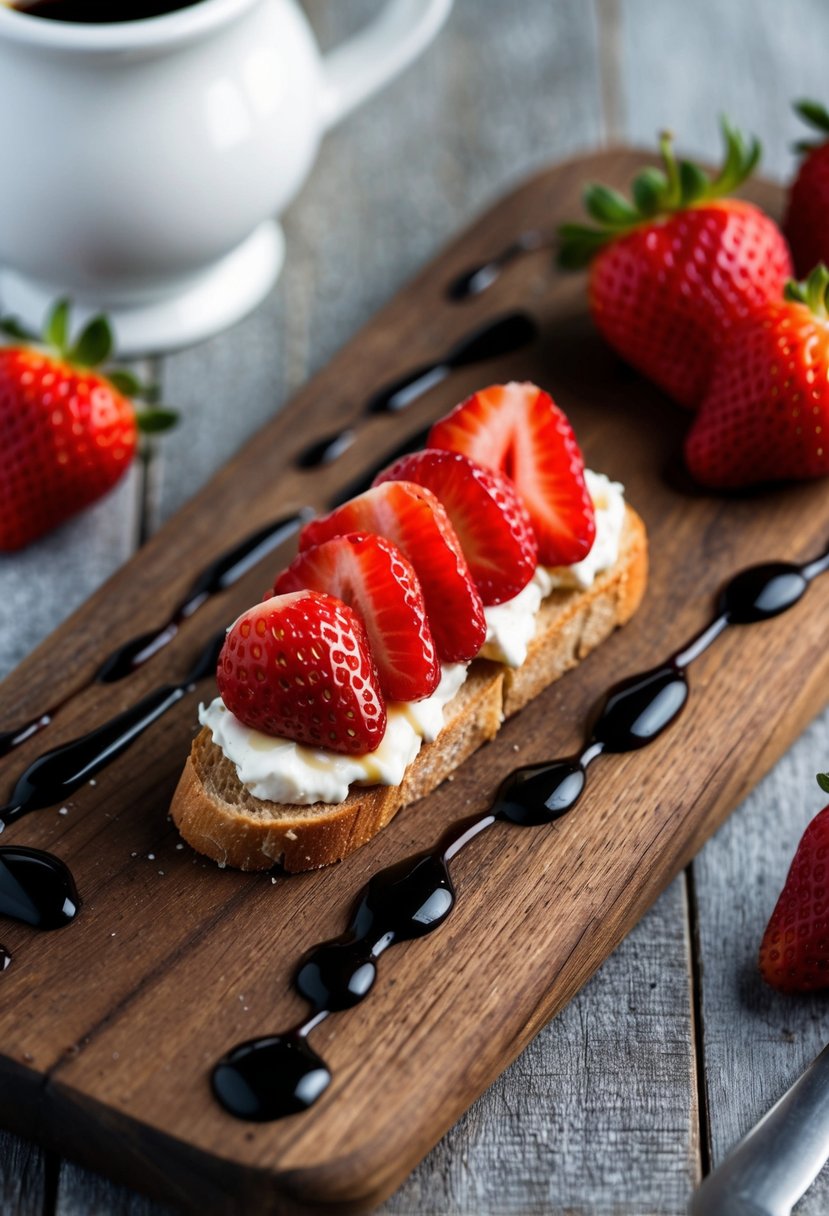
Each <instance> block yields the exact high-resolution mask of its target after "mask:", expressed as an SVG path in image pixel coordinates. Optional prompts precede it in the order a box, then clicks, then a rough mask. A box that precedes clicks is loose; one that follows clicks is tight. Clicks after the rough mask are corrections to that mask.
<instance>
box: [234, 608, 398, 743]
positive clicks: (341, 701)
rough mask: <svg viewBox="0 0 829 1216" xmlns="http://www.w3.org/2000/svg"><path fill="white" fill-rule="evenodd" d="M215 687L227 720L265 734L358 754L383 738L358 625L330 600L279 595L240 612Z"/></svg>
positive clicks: (375, 682) (373, 671)
mask: <svg viewBox="0 0 829 1216" xmlns="http://www.w3.org/2000/svg"><path fill="white" fill-rule="evenodd" d="M216 681H217V683H218V685H219V692H220V693H221V695H222V700H223V701H224V703H225V705H226V706H227V708H228V709H229V710H230V711H231V713H233V714H235V715H236V717H237V718H238V719H239V720H240V721H241V722H244V724H245V726H249V727H251V728H252V729H253V730H259V731H263V732H264V733H265V734H267V735H275V736H279V737H281V738H285V739H293V740H295V742H297V743H303V744H306V745H307V746H309V747H322V748H327V749H328V750H330V751H335V752H348V753H362V752H373V751H374V750H375V748H376V747H378V746H379V744H380V743H381V742H382V739H383V735H384V734H385V732H386V706H385V703H384V701H383V694H382V692H381V691H380V681H379V679H378V675H377V668H376V667H375V665H374V661H373V659H372V656H371V650H370V649H369V644H368V639H367V637H366V634H365V630H364V629H363V625H362V622H361V621H360V618H359V617H358V616H357V614H356V613H355V612H352V610H351V609H350V608H348V607H347V606H346V605H345V604H343V603H341V602H340V601H339V600H336V599H334V597H333V596H331V595H319V594H318V593H317V592H316V591H300V592H299V593H298V594H296V595H279V596H275V597H273V598H272V599H269V600H266V601H265V602H264V603H263V604H255V605H254V607H253V608H249V609H248V611H247V612H243V613H242V615H241V616H240V617H239V619H238V620H237V621H235V622H234V624H233V625H232V626H231V627H230V629H229V631H228V634H227V637H226V639H225V644H224V646H223V647H222V652H221V654H220V655H219V665H218V668H217V670H216Z"/></svg>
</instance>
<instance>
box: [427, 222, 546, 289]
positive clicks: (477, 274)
mask: <svg viewBox="0 0 829 1216" xmlns="http://www.w3.org/2000/svg"><path fill="white" fill-rule="evenodd" d="M555 243H556V237H555V235H554V234H553V233H549V232H541V231H540V230H539V229H537V228H531V229H528V230H527V231H526V232H522V233H521V234H520V235H519V236H518V237H516V239H515V240H514V241H512V242H511V243H510V244H509V245H506V246H505V247H504V248H503V249H502V250H501V252H500V253H496V255H495V256H494V257H492V258H490V259H489V261H488V262H482V263H481V264H480V265H479V266H472V267H471V268H470V269H469V270H465V271H464V272H463V273H462V274H459V275H458V276H457V278H455V279H453V280H452V282H451V283H450V284H449V286H448V287H447V288H446V296H447V298H448V299H450V300H452V301H454V302H455V303H460V302H461V301H463V300H469V299H471V298H472V297H473V296H479V295H482V294H483V293H484V292H485V291H487V290H488V289H489V288H490V287H491V286H492V284H493V283H494V282H495V280H496V279H498V278H500V275H501V271H502V270H505V269H506V267H507V266H509V265H510V263H511V262H514V261H516V260H517V259H518V258H520V257H523V256H524V254H527V253H535V252H536V251H537V250H539V249H551V248H552V247H553V246H554V245H555Z"/></svg>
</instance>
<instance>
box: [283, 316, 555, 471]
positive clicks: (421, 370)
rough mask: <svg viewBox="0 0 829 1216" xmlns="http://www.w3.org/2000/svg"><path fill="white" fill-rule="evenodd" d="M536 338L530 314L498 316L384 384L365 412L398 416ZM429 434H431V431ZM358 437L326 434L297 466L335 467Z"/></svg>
mask: <svg viewBox="0 0 829 1216" xmlns="http://www.w3.org/2000/svg"><path fill="white" fill-rule="evenodd" d="M537 337H538V326H537V325H536V323H535V321H533V319H532V317H531V316H530V315H529V314H528V313H525V312H510V313H506V314H505V315H503V316H501V317H496V318H495V320H493V321H487V323H486V324H485V325H482V326H481V327H480V328H479V329H476V330H473V332H472V333H471V334H468V335H467V336H466V337H465V338H462V339H461V341H460V342H458V343H457V344H456V345H455V346H453V347H452V348H451V350H449V351H447V353H446V354H445V355H443V356H442V357H441V358H439V359H436V360H435V361H434V363H427V364H424V365H423V366H421V367H416V368H415V369H414V370H413V371H409V372H406V373H405V374H404V375H402V376H399V377H397V379H395V380H392V381H391V382H390V383H389V384H386V385H384V386H383V387H382V388H381V389H379V390H378V391H377V392H376V393H373V394H372V396H371V397H369V399H368V401H367V402H366V405H365V408H364V411H363V413H364V414H367V415H369V416H370V415H372V414H388V413H391V414H399V413H400V412H401V411H403V410H405V409H407V408H408V407H409V406H410V405H412V404H413V403H414V402H415V401H417V400H418V399H419V398H420V397H422V396H423V395H424V394H425V393H427V392H428V391H429V390H430V389H432V388H434V387H435V385H437V384H440V383H441V382H442V381H443V380H445V379H446V377H447V376H449V375H450V374H451V373H452V372H453V371H455V370H456V369H457V368H459V367H467V366H469V365H470V364H473V363H480V362H483V360H485V359H495V358H497V357H498V356H499V355H506V354H511V353H512V352H513V351H516V350H521V348H522V347H524V346H528V345H529V343H530V342H533V341H534V340H535V339H536V338H537ZM426 433H427V434H428V431H427V432H426ZM356 438H357V435H356V432H355V431H354V429H353V428H352V427H345V428H344V429H343V430H341V431H336V432H334V433H333V434H330V435H325V436H323V438H322V439H317V440H315V441H314V442H313V443H311V444H309V445H308V447H305V448H303V449H302V451H301V452H300V453H299V455H298V456H297V457H296V462H295V463H296V465H297V467H298V468H300V469H315V468H318V467H319V466H320V465H326V464H332V463H333V461H335V460H336V459H337V458H338V457H339V456H342V454H343V452H346V451H347V450H348V449H349V448H350V447H351V445H352V444H353V443H354V441H355V439H356Z"/></svg>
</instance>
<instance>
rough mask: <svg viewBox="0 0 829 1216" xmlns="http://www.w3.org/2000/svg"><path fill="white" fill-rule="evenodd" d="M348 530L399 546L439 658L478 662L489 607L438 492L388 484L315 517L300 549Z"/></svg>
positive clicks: (367, 491) (303, 535)
mask: <svg viewBox="0 0 829 1216" xmlns="http://www.w3.org/2000/svg"><path fill="white" fill-rule="evenodd" d="M349 532H371V533H374V534H375V535H377V536H384V537H386V539H387V540H390V541H392V542H393V544H395V545H396V546H397V547H398V549H399V550H400V551H401V553H402V554H403V555H404V556H405V557H406V558H407V559H408V561H410V562H411V564H412V566H414V569H415V573H416V574H417V578H418V580H419V582H420V586H421V587H422V588H423V598H424V601H425V604H426V612H427V615H428V619H429V627H430V629H431V631H432V637H433V638H434V640H435V647H436V648H437V653H438V657H439V658H441V659H443V660H444V661H445V662H447V663H465V662H467V661H468V660H470V659H473V658H474V657H475V655H476V654H477V653H478V651H479V650H480V649H481V647H482V646H483V644H484V640H485V638H486V621H485V620H484V608H483V604H482V603H481V597H480V595H479V594H478V591H477V589H476V587H475V583H474V582H473V580H472V575H471V574H470V572H469V567H468V566H467V564H466V559H465V557H464V555H463V550H462V549H461V544H460V541H459V540H458V538H457V536H456V535H455V530H454V528H453V527H452V525H451V523H450V522H449V517H448V515H447V514H446V511H445V510H444V508H443V507H442V506H441V504H440V503H439V502H438V500H437V499H436V498H435V496H434V494H432V492H431V491H430V490H427V489H424V488H423V487H421V486H416V485H414V484H412V483H410V482H405V481H388V482H385V483H384V484H383V485H381V486H375V487H373V488H372V489H371V490H366V492H365V493H364V494H360V495H358V496H357V497H356V498H352V499H350V500H349V501H348V502H346V503H343V505H342V506H341V507H337V509H336V510H335V511H332V512H331V513H330V515H324V516H322V518H320V519H312V520H311V522H310V523H308V524H306V525H305V527H304V528H303V530H302V532H301V533H300V537H299V547H300V550H302V549H307V548H308V547H309V546H311V545H317V544H320V543H321V542H322V541H324V540H329V539H331V537H334V536H342V535H344V534H347V533H349ZM410 699H411V698H410Z"/></svg>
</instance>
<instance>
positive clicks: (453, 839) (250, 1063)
mask: <svg viewBox="0 0 829 1216" xmlns="http://www.w3.org/2000/svg"><path fill="white" fill-rule="evenodd" d="M827 571H829V549H828V550H827V551H826V552H825V553H823V554H821V555H820V557H817V558H815V559H814V560H813V561H810V562H804V563H803V564H802V565H794V564H792V563H788V562H770V563H767V564H764V565H759V566H752V567H750V568H749V569H746V570H743V571H741V572H740V573H738V574H736V575H735V576H734V577H733V578H732V579H731V580H730V582H729V583H727V584H726V586H725V587H724V588H723V590H722V591H721V592H720V595H719V598H718V602H717V610H716V614H715V615H714V617H713V619H712V620H711V621H710V623H709V624H708V625H706V627H705V628H704V629H703V630H701V631H700V632H699V633H698V634H696V636H695V637H693V638H692V639H691V640H690V641H689V642H687V643H686V644H685V645H684V646H683V647H681V649H679V650H678V651H676V652H675V653H674V654H673V655H671V656H670V658H668V659H667V660H666V662H665V663H662V664H660V666H658V667H654V668H652V669H651V670H650V671H646V672H642V673H640V674H638V675H634V676H630V677H628V679H626V680H622V681H621V682H620V683H618V684H616V685H614V686H613V687H612V688H611V689H610V690H609V692H607V693H606V694H605V696H604V698H603V700H602V701H601V702H600V704H599V705H598V707H597V708H596V710H595V712H594V713H593V715H592V717H591V719H590V722H589V724H588V727H587V730H586V733H585V742H584V746H583V747H582V749H581V751H580V752H579V753H578V754H577V755H575V756H567V757H564V758H563V759H559V760H550V761H547V762H545V763H541V764H530V765H524V766H523V767H521V768H518V769H516V770H515V771H514V772H512V773H510V774H509V775H508V776H507V777H506V778H505V779H504V781H503V782H502V783H501V785H500V787H499V789H498V791H497V793H496V795H495V798H494V801H493V803H492V807H491V808H490V810H488V811H486V812H485V813H483V814H482V815H478V816H473V817H472V818H471V819H465V820H462V821H460V822H459V823H456V824H454V825H453V826H452V827H450V828H449V830H448V832H447V833H446V835H445V836H444V837H443V838H442V840H441V841H439V843H438V844H437V845H436V847H435V848H434V849H432V850H429V851H427V852H423V853H418V854H416V855H415V856H414V857H408V858H404V859H403V860H402V861H399V862H397V863H396V864H395V865H393V866H390V867H388V868H387V869H385V870H381V871H379V872H378V873H377V874H375V875H374V876H373V877H372V878H371V879H370V880H369V882H368V884H367V885H366V887H365V888H364V890H363V892H362V894H361V895H360V897H359V899H358V901H357V905H356V908H355V910H354V912H353V914H352V917H351V920H350V922H349V925H348V928H347V929H346V931H345V932H344V933H343V934H341V935H340V936H339V937H336V938H334V939H333V940H331V941H327V942H322V943H320V944H319V945H317V946H315V947H314V948H313V949H312V950H311V951H310V952H309V953H308V954H307V955H306V956H305V957H304V959H302V960H301V961H300V963H299V966H298V968H297V971H296V973H295V976H294V987H295V988H296V990H297V992H299V993H300V995H301V996H303V997H304V998H305V999H306V1000H307V1001H308V1003H309V1005H310V1008H311V1012H310V1015H309V1017H308V1018H307V1019H306V1020H305V1021H304V1022H301V1023H300V1024H299V1025H297V1026H293V1027H291V1028H290V1029H289V1030H286V1031H283V1032H282V1033H280V1034H272V1035H268V1036H266V1037H264V1038H257V1039H251V1040H248V1041H247V1042H245V1043H241V1044H240V1045H239V1046H237V1047H234V1048H233V1049H232V1050H231V1051H230V1052H229V1053H228V1054H227V1055H225V1056H224V1057H223V1058H222V1059H221V1060H219V1062H218V1063H217V1064H216V1065H215V1067H214V1068H213V1071H212V1074H211V1083H212V1088H213V1093H214V1095H215V1097H216V1098H217V1100H218V1101H219V1103H220V1104H221V1105H222V1106H223V1107H224V1109H225V1110H226V1111H228V1113H229V1114H231V1115H235V1116H236V1117H237V1118H240V1119H248V1120H252V1121H255V1122H265V1121H268V1120H271V1119H279V1118H282V1117H284V1116H286V1115H292V1114H297V1113H299V1112H300V1111H303V1110H306V1109H307V1108H308V1107H309V1106H311V1105H312V1104H313V1103H314V1102H315V1101H316V1100H317V1098H319V1097H320V1095H321V1094H322V1093H323V1092H324V1091H325V1090H326V1089H327V1087H328V1085H329V1083H330V1081H331V1072H330V1070H329V1068H328V1067H327V1065H326V1064H325V1061H324V1060H323V1059H322V1058H321V1057H320V1056H319V1055H318V1054H317V1052H315V1051H314V1050H313V1048H312V1047H311V1046H310V1045H309V1043H308V1041H307V1040H308V1035H309V1034H310V1032H311V1031H312V1030H313V1029H314V1027H315V1026H318V1025H319V1024H320V1023H321V1022H323V1021H324V1020H325V1019H326V1018H327V1017H329V1016H330V1015H331V1014H332V1013H337V1012H340V1011H342V1010H344V1009H349V1008H351V1007H352V1006H353V1005H356V1004H358V1003H359V1002H360V1001H362V1000H364V999H365V997H366V996H367V995H368V993H369V992H370V990H371V988H372V985H373V983H374V980H375V977H376V975H377V960H378V958H379V957H380V955H381V954H383V953H384V951H386V950H388V949H389V947H390V946H393V945H395V944H396V943H397V942H403V941H409V940H410V939H412V938H415V937H421V936H423V935H424V934H426V933H431V932H432V931H433V930H435V929H437V928H438V927H439V926H440V925H441V924H442V923H443V922H444V921H445V920H446V918H447V916H448V915H449V914H450V912H451V911H452V907H453V905H454V903H455V891H454V888H453V885H452V879H451V876H450V873H449V866H448V863H449V862H450V861H451V860H452V858H453V857H455V856H457V854H458V853H459V852H460V851H461V850H462V849H464V848H465V847H466V846H467V845H468V844H469V843H470V842H471V841H472V840H474V839H475V837H476V836H478V835H480V833H481V832H485V831H487V830H488V829H489V828H490V827H492V825H493V824H495V823H498V822H506V823H510V824H515V825H517V826H519V827H540V826H545V825H549V824H551V823H555V821H556V820H557V819H560V818H561V816H563V815H565V814H567V813H568V812H569V811H571V810H572V809H573V807H574V806H575V805H576V803H577V802H578V800H579V798H580V797H581V795H582V792H583V791H584V788H585V786H586V784H587V779H588V769H589V767H590V765H591V764H593V762H594V761H595V760H597V759H598V758H599V757H600V756H602V755H604V754H605V753H608V754H613V753H622V752H630V751H634V750H636V749H638V748H640V747H645V746H646V745H647V744H649V743H651V742H653V740H654V739H656V738H658V737H659V735H661V734H662V732H663V731H664V730H666V729H667V727H668V726H670V725H671V723H672V722H673V721H674V720H675V719H676V717H677V716H678V715H679V713H680V712H681V711H682V709H683V707H684V705H685V702H686V701H687V699H688V694H689V688H688V682H687V674H686V673H687V669H688V668H689V667H690V665H691V664H692V663H693V662H695V660H696V659H698V658H699V657H700V655H702V654H703V653H704V652H705V651H706V650H708V648H709V647H710V646H711V645H712V644H713V643H714V641H715V640H716V639H717V638H718V637H719V636H720V634H722V633H723V632H724V631H725V630H726V629H728V628H729V627H731V626H734V625H748V624H754V623H756V622H759V621H766V620H770V619H771V618H772V617H774V616H777V615H779V614H780V613H781V612H786V611H788V609H789V608H792V607H793V606H794V605H795V604H796V603H797V602H798V601H799V600H800V599H801V597H802V596H803V595H804V593H805V592H806V590H807V588H808V587H809V584H810V583H811V582H812V581H813V580H814V579H815V578H817V577H818V575H820V574H824V573H826V572H827Z"/></svg>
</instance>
